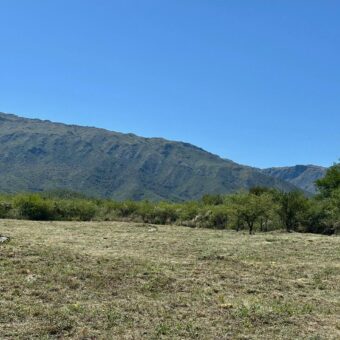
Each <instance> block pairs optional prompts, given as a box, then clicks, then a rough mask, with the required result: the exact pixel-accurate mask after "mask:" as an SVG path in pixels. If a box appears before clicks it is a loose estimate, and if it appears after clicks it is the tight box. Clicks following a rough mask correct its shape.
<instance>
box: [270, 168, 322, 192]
mask: <svg viewBox="0 0 340 340" xmlns="http://www.w3.org/2000/svg"><path fill="white" fill-rule="evenodd" d="M326 171H327V168H324V167H322V166H316V165H296V166H291V167H281V168H268V169H264V170H263V173H265V174H266V175H269V176H273V177H275V178H278V179H282V180H284V181H287V182H289V183H291V184H293V185H295V186H297V187H298V188H300V189H302V190H304V191H308V192H310V193H312V194H315V193H316V188H315V185H314V183H315V181H316V180H317V179H319V178H322V177H323V176H325V174H326Z"/></svg>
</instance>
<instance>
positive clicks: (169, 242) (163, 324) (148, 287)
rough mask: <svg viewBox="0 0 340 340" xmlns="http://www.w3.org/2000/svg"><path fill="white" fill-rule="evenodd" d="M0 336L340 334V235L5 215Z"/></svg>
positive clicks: (1, 228)
mask: <svg viewBox="0 0 340 340" xmlns="http://www.w3.org/2000/svg"><path fill="white" fill-rule="evenodd" d="M0 234H2V235H6V236H10V237H11V240H10V242H8V243H3V244H0V338H1V339H7V338H9V339H16V338H18V339H28V338H39V339H50V338H74V339H140V338H145V339H163V338H164V339H339V338H340V238H339V237H337V236H321V235H313V234H297V233H291V234H287V233H281V232H272V233H263V234H260V233H258V234H256V235H253V236H249V235H247V234H246V233H245V232H244V233H237V232H234V231H225V230H223V231H222V230H211V229H192V228H188V227H177V226H154V225H149V224H141V223H140V224H138V223H123V222H33V221H20V220H0Z"/></svg>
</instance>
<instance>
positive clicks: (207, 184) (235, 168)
mask: <svg viewBox="0 0 340 340" xmlns="http://www.w3.org/2000/svg"><path fill="white" fill-rule="evenodd" d="M324 171H325V169H324V168H321V167H316V166H297V167H293V168H271V169H265V170H260V169H256V168H252V167H249V166H244V165H240V164H237V163H235V162H233V161H230V160H225V159H222V158H220V157H219V156H217V155H214V154H212V153H209V152H207V151H205V150H203V149H201V148H199V147H196V146H194V145H191V144H188V143H183V142H174V141H169V140H165V139H162V138H143V137H139V136H136V135H134V134H123V133H119V132H113V131H108V130H104V129H99V128H94V127H82V126H76V125H66V124H62V123H53V122H50V121H46V120H38V119H27V118H22V117H19V116H16V115H12V114H5V113H0V192H7V193H16V192H23V191H33V192H39V191H46V190H55V189H66V190H72V191H76V192H81V193H84V194H86V195H90V196H94V197H107V198H113V199H118V200H121V199H137V200H139V199H149V200H172V201H182V200H191V199H197V198H200V197H201V196H202V195H204V194H207V193H230V192H235V191H238V190H242V189H249V188H251V187H253V186H265V187H272V188H277V189H279V190H284V191H290V190H295V189H297V188H300V189H302V190H304V191H308V192H314V191H315V189H314V187H313V181H314V180H315V179H317V178H319V176H322V175H323V174H324Z"/></svg>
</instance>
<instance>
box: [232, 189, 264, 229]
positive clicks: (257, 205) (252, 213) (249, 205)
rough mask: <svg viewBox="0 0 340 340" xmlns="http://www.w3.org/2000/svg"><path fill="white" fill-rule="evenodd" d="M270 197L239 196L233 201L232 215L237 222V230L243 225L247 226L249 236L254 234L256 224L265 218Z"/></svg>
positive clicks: (234, 197) (233, 198)
mask: <svg viewBox="0 0 340 340" xmlns="http://www.w3.org/2000/svg"><path fill="white" fill-rule="evenodd" d="M269 202H270V200H269V196H268V195H261V196H257V195H254V194H237V195H234V196H233V197H232V199H231V205H230V209H231V213H232V214H233V215H234V221H235V222H236V225H237V229H238V230H239V228H240V227H241V226H242V225H246V226H247V228H248V230H249V234H253V233H254V226H255V223H256V222H257V221H258V220H259V219H260V217H265V216H266V215H265V214H266V212H267V209H268V204H269Z"/></svg>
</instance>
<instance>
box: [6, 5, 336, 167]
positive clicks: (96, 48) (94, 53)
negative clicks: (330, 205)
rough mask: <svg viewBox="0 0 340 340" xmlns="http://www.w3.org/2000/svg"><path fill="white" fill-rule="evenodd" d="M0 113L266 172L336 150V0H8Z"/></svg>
mask: <svg viewBox="0 0 340 340" xmlns="http://www.w3.org/2000/svg"><path fill="white" fill-rule="evenodd" d="M0 15H1V20H0V48H1V53H0V77H1V78H0V80H1V81H0V111H2V112H11V113H17V114H19V115H21V116H25V117H34V118H42V119H49V120H53V121H60V122H65V123H75V124H79V125H90V126H97V127H103V128H107V129H109V130H115V131H121V132H133V133H136V134H138V135H142V136H146V137H154V136H156V137H158V136H161V137H164V138H167V139H171V140H182V141H186V142H190V143H192V144H195V145H198V146H200V147H203V148H204V149H206V150H208V151H210V152H213V153H216V154H218V155H220V156H222V157H225V158H229V159H232V160H234V161H236V162H239V163H243V164H249V165H253V166H258V167H268V166H282V165H293V164H310V163H314V164H319V165H326V166H328V165H331V164H332V163H333V162H335V161H337V160H338V158H339V157H340V1H338V0H334V1H332V0H275V1H273V0H242V1H241V0H119V1H118V0H117V1H115V0H30V1H27V0H0Z"/></svg>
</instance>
